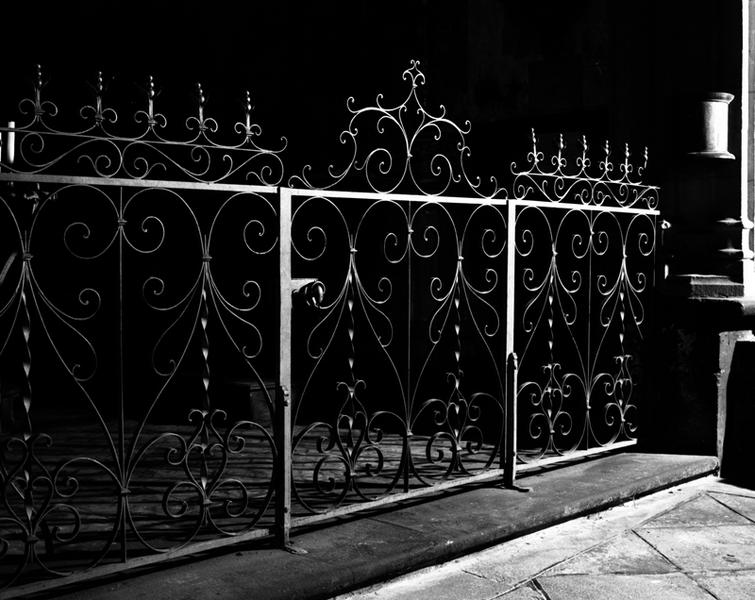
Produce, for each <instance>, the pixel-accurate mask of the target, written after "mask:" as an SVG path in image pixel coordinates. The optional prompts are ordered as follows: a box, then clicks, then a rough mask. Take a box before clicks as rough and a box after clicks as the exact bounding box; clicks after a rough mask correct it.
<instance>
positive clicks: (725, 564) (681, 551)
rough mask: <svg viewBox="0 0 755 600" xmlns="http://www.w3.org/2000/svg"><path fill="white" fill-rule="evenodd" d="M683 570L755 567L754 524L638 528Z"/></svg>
mask: <svg viewBox="0 0 755 600" xmlns="http://www.w3.org/2000/svg"><path fill="white" fill-rule="evenodd" d="M637 533H638V534H639V535H640V536H641V537H642V538H644V539H645V540H647V541H648V542H650V543H651V544H652V545H653V546H655V548H656V549H657V550H658V551H659V552H661V553H662V554H664V555H665V556H666V557H667V558H669V559H670V560H671V561H672V562H673V563H674V564H675V565H677V566H678V567H679V568H681V569H682V570H684V571H709V570H722V569H725V570H731V569H750V568H755V525H750V526H745V527H742V526H723V527H668V528H661V529H645V528H642V529H638V530H637Z"/></svg>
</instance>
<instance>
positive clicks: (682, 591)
mask: <svg viewBox="0 0 755 600" xmlns="http://www.w3.org/2000/svg"><path fill="white" fill-rule="evenodd" d="M538 582H539V583H540V585H541V586H542V588H543V590H545V593H546V594H547V598H548V599H549V600H576V599H579V600H660V599H662V600H713V597H712V596H711V595H710V594H709V593H708V592H707V591H705V590H704V589H702V588H701V587H700V586H699V585H697V584H696V583H695V582H694V581H692V580H691V579H690V578H689V577H687V576H685V575H683V574H681V573H669V574H666V575H554V576H548V577H540V578H538Z"/></svg>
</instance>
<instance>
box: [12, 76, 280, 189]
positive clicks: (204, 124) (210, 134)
mask: <svg viewBox="0 0 755 600" xmlns="http://www.w3.org/2000/svg"><path fill="white" fill-rule="evenodd" d="M46 85H47V82H46V81H45V79H44V78H43V76H42V69H41V67H40V66H39V65H38V66H37V73H36V77H35V79H34V94H33V97H31V98H25V99H23V100H21V102H20V103H19V111H20V113H21V116H22V118H28V122H26V123H23V124H20V125H16V126H15V127H12V126H9V127H0V131H3V132H6V133H7V134H11V136H13V135H14V136H15V143H14V147H13V148H10V147H6V148H5V149H4V151H3V154H2V158H1V159H0V170H2V171H4V172H6V173H7V172H12V173H39V174H61V173H71V172H76V173H77V174H78V175H92V176H96V177H108V178H113V177H122V178H128V179H186V180H189V181H198V182H204V183H219V182H223V183H243V184H259V185H277V184H279V183H280V182H281V180H282V179H283V161H282V159H281V156H280V155H281V152H283V150H284V149H285V147H286V139H285V138H281V147H280V148H279V149H277V150H268V149H265V148H262V147H261V146H259V145H258V144H257V138H258V137H259V136H260V135H261V133H262V128H261V127H260V126H259V125H258V124H257V123H255V122H253V121H252V116H251V113H252V108H253V107H252V100H251V95H250V93H249V92H248V91H247V92H246V96H245V98H244V103H243V113H242V118H241V120H240V121H238V122H236V123H235V124H234V126H233V132H232V133H231V132H225V134H223V132H220V131H219V130H220V126H219V124H218V121H217V120H216V119H214V118H213V117H210V116H208V115H207V111H206V104H207V101H206V96H205V93H204V90H203V89H202V86H201V84H197V88H196V113H195V114H194V115H191V116H189V117H188V118H187V119H186V120H185V123H184V130H185V134H186V136H185V137H184V138H182V139H171V138H168V137H165V136H166V133H165V131H166V128H167V126H168V119H167V117H166V116H165V114H163V113H161V112H159V110H158V108H157V96H158V95H159V91H158V90H157V88H156V86H155V81H154V79H153V78H152V77H149V80H148V82H147V87H146V89H145V91H144V99H143V107H142V108H140V109H139V110H137V111H136V112H135V113H134V115H133V119H132V122H131V123H123V122H122V121H121V120H120V115H119V114H118V112H117V111H116V110H115V108H113V107H112V106H110V105H108V104H107V99H106V85H105V82H104V79H103V75H102V72H100V73H98V75H97V82H96V84H95V85H94V86H93V90H94V97H93V99H92V103H91V104H87V105H85V106H82V107H81V109H80V110H79V118H80V119H81V120H83V122H84V127H83V129H78V130H74V131H69V130H65V131H64V130H61V129H58V128H56V126H53V125H52V122H53V121H54V120H55V119H56V118H58V119H60V118H61V117H62V115H59V109H58V106H57V105H56V104H55V103H54V102H52V101H51V100H48V99H47V98H45V96H44V94H43V91H44V88H45V87H46ZM117 126H120V127H121V132H120V133H119V132H116V131H115V128H116V127H117ZM129 129H130V130H131V132H134V133H133V135H124V133H123V131H128V130H129ZM221 134H223V135H225V138H224V139H227V140H228V141H230V142H231V143H227V142H224V143H221V142H220V141H218V138H219V137H220V136H221ZM9 137H10V136H8V135H5V139H6V140H8V139H9ZM6 144H7V142H6Z"/></svg>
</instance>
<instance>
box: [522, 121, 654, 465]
mask: <svg viewBox="0 0 755 600" xmlns="http://www.w3.org/2000/svg"><path fill="white" fill-rule="evenodd" d="M532 144H533V146H532V151H531V152H530V154H529V156H528V159H529V162H530V168H529V169H527V170H525V171H517V170H516V168H515V167H513V168H512V170H513V172H514V176H515V177H514V186H515V190H514V191H515V193H516V197H518V198H524V199H526V200H525V201H524V202H522V203H521V205H520V206H519V208H518V212H517V217H516V261H517V267H516V273H517V275H516V278H517V292H516V302H517V306H518V308H517V318H516V323H515V325H516V348H517V353H518V354H519V356H520V365H519V377H518V379H519V392H518V405H519V414H520V430H521V431H520V435H519V458H520V460H524V461H527V460H532V459H534V458H538V459H539V458H543V457H546V456H547V455H553V454H556V455H563V454H570V453H573V452H575V451H577V450H588V449H590V448H593V447H605V446H609V445H611V444H615V443H617V442H622V441H625V442H626V441H633V440H634V439H635V438H636V432H637V394H636V391H635V388H636V387H637V384H638V381H637V378H638V374H639V371H640V369H639V368H638V367H639V366H640V365H638V364H637V361H638V360H640V359H641V358H642V356H643V355H644V352H642V344H643V338H644V337H645V335H646V334H647V327H648V315H647V311H648V309H649V306H650V298H649V294H650V290H651V289H652V284H653V275H654V264H653V256H654V251H655V245H656V244H655V235H656V214H655V212H654V210H653V209H655V208H656V206H657V203H658V189H657V188H655V187H652V186H647V185H644V184H642V183H641V182H640V181H639V180H634V179H632V178H631V177H630V175H631V174H632V173H633V172H634V166H633V165H632V164H631V163H630V160H629V159H630V152H629V147H628V146H625V152H624V159H623V162H622V164H621V166H620V172H621V175H620V177H618V178H612V175H611V173H612V171H613V164H612V163H611V161H610V147H609V145H608V142H606V143H605V145H604V146H603V148H602V152H603V159H602V160H601V161H600V162H599V167H598V171H599V173H598V174H597V175H595V176H593V175H591V173H590V166H591V163H590V158H589V156H588V146H587V141H586V140H585V138H584V137H583V138H582V139H581V152H580V155H579V156H578V157H577V158H576V160H575V167H574V173H573V174H571V173H568V172H567V168H568V165H567V161H566V158H565V156H564V148H565V145H564V139H563V137H559V141H558V146H557V149H556V152H555V153H554V155H553V156H552V158H551V164H552V165H553V167H554V168H553V170H552V171H546V170H543V169H542V167H541V165H542V164H543V163H544V162H545V161H544V155H543V153H542V152H541V151H540V150H539V149H538V147H537V140H536V136H535V133H534V131H533V133H532ZM646 164H647V149H645V152H644V164H643V165H642V166H640V167H638V168H637V173H638V175H639V176H641V175H642V173H643V171H644V169H645V166H646ZM530 199H532V200H535V201H536V202H534V203H533V202H531V201H530ZM537 200H544V201H545V202H544V203H537Z"/></svg>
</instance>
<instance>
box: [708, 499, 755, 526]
mask: <svg viewBox="0 0 755 600" xmlns="http://www.w3.org/2000/svg"><path fill="white" fill-rule="evenodd" d="M712 496H713V497H714V498H715V499H716V500H718V501H719V502H723V503H724V504H725V505H726V506H728V507H729V508H731V509H733V510H736V511H737V512H738V513H740V514H742V515H744V516H745V517H747V518H748V519H752V520H753V521H755V498H753V497H749V496H740V495H739V494H712Z"/></svg>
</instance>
